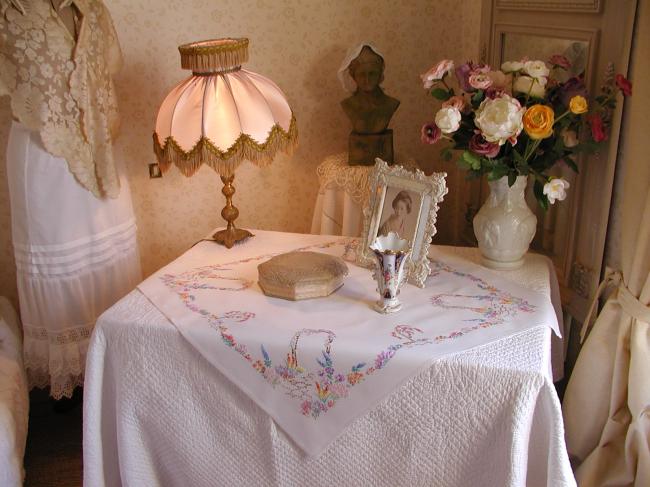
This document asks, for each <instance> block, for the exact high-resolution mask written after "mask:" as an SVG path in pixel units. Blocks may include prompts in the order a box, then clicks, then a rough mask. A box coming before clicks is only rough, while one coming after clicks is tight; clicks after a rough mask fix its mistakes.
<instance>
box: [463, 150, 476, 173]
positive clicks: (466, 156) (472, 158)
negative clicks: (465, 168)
mask: <svg viewBox="0 0 650 487" xmlns="http://www.w3.org/2000/svg"><path fill="white" fill-rule="evenodd" d="M461 159H463V160H464V161H465V162H466V163H467V164H468V165H469V167H471V168H472V169H473V170H474V171H478V170H479V169H481V159H480V157H478V156H477V155H476V154H474V153H473V152H470V151H467V150H466V151H465V152H463V155H462V156H461Z"/></svg>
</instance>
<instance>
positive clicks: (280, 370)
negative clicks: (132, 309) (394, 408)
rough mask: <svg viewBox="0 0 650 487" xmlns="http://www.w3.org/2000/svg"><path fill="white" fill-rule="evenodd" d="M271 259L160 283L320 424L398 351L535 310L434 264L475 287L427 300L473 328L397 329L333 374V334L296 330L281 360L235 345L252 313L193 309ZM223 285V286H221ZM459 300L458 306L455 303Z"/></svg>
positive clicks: (168, 277)
mask: <svg viewBox="0 0 650 487" xmlns="http://www.w3.org/2000/svg"><path fill="white" fill-rule="evenodd" d="M344 243H345V242H344V241H341V240H338V241H335V242H330V243H326V244H322V245H314V246H309V247H303V248H301V249H297V250H307V249H311V248H329V247H332V246H334V245H343V244H344ZM273 255H275V254H267V255H263V256H257V257H251V258H248V259H245V260H240V261H236V262H230V263H226V264H219V265H213V266H205V267H201V268H198V269H194V270H192V271H189V272H186V273H182V274H180V275H178V276H174V275H173V274H164V275H163V276H161V278H160V279H161V280H162V281H163V282H164V283H165V285H167V286H168V287H169V288H171V289H172V290H173V291H174V292H176V293H177V294H178V296H179V297H180V298H181V300H182V301H183V303H184V304H185V306H186V307H187V308H188V309H189V310H191V311H192V312H195V313H198V314H200V315H201V316H203V317H204V318H205V319H206V320H207V322H208V324H209V326H210V327H211V328H213V329H214V330H215V331H216V332H217V333H218V334H219V336H220V337H221V340H222V342H223V343H224V345H226V347H228V348H230V349H232V350H234V351H235V352H237V353H238V354H239V355H240V356H241V357H242V358H243V359H244V360H246V361H247V362H248V363H250V365H251V367H252V368H253V370H255V371H256V372H257V373H259V374H260V375H261V376H262V377H263V378H264V380H265V381H266V382H267V383H268V384H269V385H270V386H271V387H272V388H273V389H279V390H281V391H282V392H283V393H284V394H286V395H287V396H289V397H291V398H292V399H295V400H296V401H297V402H298V403H299V405H300V406H299V411H300V412H301V413H302V414H303V415H305V416H309V417H312V418H314V419H318V418H319V417H320V415H321V414H324V413H325V412H327V411H328V410H330V409H331V408H333V407H334V406H336V404H337V402H338V401H339V400H341V399H344V398H346V397H348V395H349V392H350V389H352V388H353V387H356V386H357V385H358V384H361V383H362V382H363V381H365V380H366V378H368V377H369V376H371V375H373V374H374V373H376V372H377V371H380V370H382V369H384V368H385V367H386V366H387V365H388V364H389V363H390V361H391V360H392V359H393V358H394V357H395V356H396V355H397V353H398V352H399V351H400V350H404V349H409V348H412V347H415V346H422V345H435V344H437V343H441V342H443V341H446V340H453V339H456V338H458V337H461V336H463V335H466V334H468V333H471V332H473V331H475V330H478V329H481V328H488V327H491V326H496V325H499V324H502V323H504V322H505V321H506V320H507V319H509V318H512V317H514V316H515V315H517V314H518V313H521V312H524V313H531V312H533V311H534V310H535V309H536V307H535V306H533V305H531V304H529V303H528V302H526V301H525V300H523V299H521V298H517V297H515V296H512V295H511V294H509V293H506V292H504V291H501V290H499V289H497V288H496V287H494V286H492V285H490V284H488V283H487V282H485V281H484V280H483V279H480V278H478V277H476V276H474V275H472V274H469V273H463V272H460V271H457V270H456V269H454V268H452V267H450V266H448V265H446V264H443V263H440V262H434V263H433V275H434V276H436V275H441V274H443V273H449V274H452V275H455V276H458V277H461V278H464V279H467V280H469V281H471V282H472V283H473V284H474V285H475V286H476V287H477V294H472V295H464V294H436V295H434V296H432V297H431V304H432V305H433V306H435V307H439V308H443V309H464V310H468V311H471V312H472V313H474V314H476V315H478V316H477V317H476V318H471V319H468V320H466V321H469V322H470V323H472V324H469V325H467V326H464V327H462V328H460V329H458V330H454V331H452V332H451V333H449V334H448V335H438V336H433V337H432V336H427V335H426V334H425V333H424V331H423V330H422V329H420V328H416V327H413V326H410V325H406V324H400V325H397V326H395V327H394V328H393V330H392V331H391V332H390V337H392V338H393V339H394V340H395V342H394V343H392V344H390V345H388V346H387V347H386V348H385V349H383V350H380V351H379V352H378V353H377V355H376V356H375V357H374V359H372V360H367V361H360V362H358V363H356V364H355V365H353V366H352V367H350V368H349V369H343V370H337V368H336V366H335V363H334V358H333V355H332V346H333V343H334V341H335V339H336V334H335V333H334V332H333V331H332V330H327V329H322V328H318V329H311V328H303V329H301V330H299V331H297V332H296V333H295V334H294V335H293V337H292V338H291V341H290V343H289V351H288V352H287V353H286V356H284V357H283V358H279V359H278V358H277V357H272V356H271V355H270V354H269V352H268V351H267V350H266V348H265V347H264V344H261V345H260V349H259V352H253V351H250V350H249V349H248V347H247V346H246V345H245V344H242V343H239V342H238V341H237V339H236V338H235V336H234V335H233V333H232V332H231V330H230V328H231V326H232V325H235V326H237V325H240V324H244V323H247V322H250V321H251V320H253V319H254V318H255V314H254V313H251V312H245V311H230V312H227V313H224V314H219V315H217V314H213V313H210V312H209V311H207V310H204V309H201V308H200V307H198V306H197V305H196V304H195V301H196V298H195V296H194V295H193V294H192V292H193V291H194V290H198V289H218V290H221V291H226V292H227V291H242V290H244V289H247V288H248V287H250V286H251V285H252V284H253V283H252V282H251V281H250V280H247V279H243V278H237V277H232V276H230V277H227V276H224V275H223V272H225V271H230V270H232V268H233V267H234V266H235V265H237V264H241V263H246V262H252V261H256V260H262V259H266V258H269V257H272V256H273ZM202 279H203V280H204V279H212V280H219V281H224V282H225V281H231V282H233V283H236V284H234V285H233V286H225V285H219V286H215V285H208V284H206V283H202V282H201V280H202ZM222 286H223V287H222ZM454 300H458V303H454V302H453V301H454ZM307 336H322V337H323V348H322V350H321V353H320V356H319V357H318V358H316V359H315V360H314V363H311V364H305V363H304V360H301V359H300V357H299V353H298V352H299V344H300V341H301V338H303V337H307Z"/></svg>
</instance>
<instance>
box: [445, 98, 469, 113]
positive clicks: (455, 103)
mask: <svg viewBox="0 0 650 487" xmlns="http://www.w3.org/2000/svg"><path fill="white" fill-rule="evenodd" d="M466 106H467V103H465V98H463V97H462V96H460V95H454V96H452V97H451V98H449V100H447V101H445V102H443V103H442V108H447V107H453V108H456V109H457V110H458V111H459V112H462V111H463V109H464V108H465V107H466Z"/></svg>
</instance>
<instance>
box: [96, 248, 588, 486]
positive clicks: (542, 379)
mask: <svg viewBox="0 0 650 487" xmlns="http://www.w3.org/2000/svg"><path fill="white" fill-rule="evenodd" d="M447 250H448V251H449V250H450V249H447ZM454 251H455V253H457V254H458V253H460V254H463V255H464V256H472V257H474V258H476V253H475V251H474V250H472V249H454ZM527 260H528V261H527V265H526V267H525V269H524V270H521V271H518V272H515V273H509V274H508V277H509V278H510V279H515V280H517V281H518V282H520V283H521V284H523V285H527V286H528V287H530V288H532V289H534V290H537V291H539V292H543V293H545V294H547V295H548V294H549V292H550V289H549V275H548V266H547V263H546V261H545V260H544V258H542V257H537V256H528V257H527ZM551 333H552V332H551V330H550V329H549V328H548V327H544V326H541V327H536V328H533V329H530V330H529V331H527V332H525V333H522V334H519V335H516V336H514V337H510V338H508V339H505V340H501V341H498V342H495V343H492V344H490V345H487V346H484V347H480V348H476V349H472V350H469V351H467V352H464V353H461V354H458V355H455V356H452V357H446V358H443V359H441V360H438V361H435V362H433V363H432V365H431V366H429V367H427V368H425V369H424V370H422V371H421V372H420V373H418V374H417V375H416V376H414V377H413V378H411V379H410V380H409V381H408V382H407V383H405V384H404V385H403V386H402V387H401V388H400V389H399V390H397V391H396V392H395V393H393V394H392V395H390V396H389V397H387V398H386V399H385V400H383V401H382V402H381V403H380V404H379V405H378V406H377V407H376V408H375V409H373V410H372V411H370V412H369V413H367V414H365V415H364V416H362V417H361V418H359V419H358V420H356V421H355V422H354V423H353V424H352V425H350V426H349V427H348V428H347V429H346V430H345V431H344V432H343V434H342V435H341V436H339V437H338V438H337V439H336V440H335V441H334V442H333V443H332V444H331V445H330V446H329V447H328V448H327V450H326V451H325V452H324V453H323V454H321V455H320V456H319V457H318V458H316V459H309V458H307V457H306V456H305V455H304V454H303V453H302V452H301V451H300V449H297V448H296V447H295V445H293V444H292V443H291V441H290V440H289V439H288V438H287V437H286V436H285V434H284V433H283V432H282V431H281V430H279V429H278V428H276V426H275V424H274V422H273V421H272V420H271V419H270V417H269V416H268V415H267V414H266V413H264V412H263V411H262V410H261V409H260V408H259V407H258V406H257V405H256V404H255V403H254V402H253V401H252V400H251V399H249V398H248V397H247V396H246V395H245V394H244V393H243V392H242V391H241V390H240V389H239V388H238V387H237V386H235V385H233V384H232V383H231V382H230V381H229V380H228V379H226V378H225V377H224V376H223V375H222V374H221V373H219V372H218V371H217V370H216V369H215V368H214V367H213V366H212V365H211V364H210V363H209V362H208V361H207V360H205V359H204V358H203V357H202V356H201V355H200V354H198V353H197V352H196V350H195V349H194V347H192V346H191V345H190V344H189V343H187V341H186V340H185V339H184V338H183V337H182V336H181V335H180V333H179V332H178V331H177V330H176V328H175V327H174V326H173V325H172V324H171V323H169V322H168V321H167V320H166V318H165V317H164V316H163V315H162V314H161V313H160V312H159V311H158V310H157V309H156V308H155V307H154V306H153V305H152V304H151V303H150V302H149V301H148V300H147V299H146V298H145V297H144V296H143V295H142V294H140V292H139V291H133V292H132V293H131V294H129V295H128V296H127V297H125V298H124V299H123V300H122V301H120V302H119V303H118V304H116V305H115V306H114V307H113V308H111V309H110V310H109V311H107V312H106V313H105V314H104V315H102V317H101V318H100V320H99V321H98V323H97V326H96V329H95V332H94V334H93V338H92V340H91V346H90V349H89V353H88V362H87V368H86V387H85V393H84V396H85V397H84V478H85V485H87V486H95V485H97V486H101V485H133V486H139V485H147V486H150V485H151V486H155V485H165V486H168V485H169V486H174V485H193V486H201V485H206V486H207V485H246V486H254V485H264V486H266V485H283V486H284V485H286V486H293V485H310V486H311V485H314V486H319V485H322V486H333V485H341V486H343V485H345V486H355V485H364V486H365V485H372V486H381V485H390V486H396V485H413V486H417V485H436V486H463V487H465V486H499V487H502V486H524V485H528V486H537V485H540V486H542V485H543V486H549V487H550V486H553V487H555V486H565V485H567V486H568V485H575V482H574V480H573V477H572V473H571V469H570V466H569V462H568V457H567V454H566V450H565V445H564V437H563V426H562V418H561V412H560V408H559V402H558V399H557V396H556V394H555V390H554V388H553V384H552V382H551V378H550V371H549V369H550V367H549V363H550V341H551Z"/></svg>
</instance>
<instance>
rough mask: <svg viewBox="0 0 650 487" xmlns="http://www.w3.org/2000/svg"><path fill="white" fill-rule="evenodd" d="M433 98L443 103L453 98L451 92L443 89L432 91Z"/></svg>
mask: <svg viewBox="0 0 650 487" xmlns="http://www.w3.org/2000/svg"><path fill="white" fill-rule="evenodd" d="M431 96H433V97H434V98H436V99H438V100H442V101H447V100H449V99H450V98H451V94H450V93H449V91H448V90H445V89H443V88H435V89H433V90H431Z"/></svg>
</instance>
